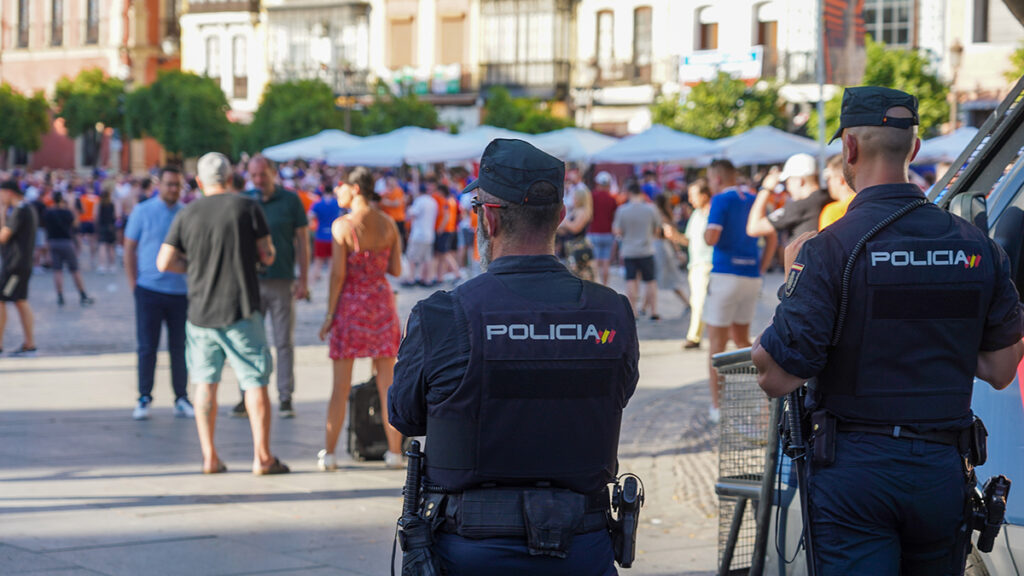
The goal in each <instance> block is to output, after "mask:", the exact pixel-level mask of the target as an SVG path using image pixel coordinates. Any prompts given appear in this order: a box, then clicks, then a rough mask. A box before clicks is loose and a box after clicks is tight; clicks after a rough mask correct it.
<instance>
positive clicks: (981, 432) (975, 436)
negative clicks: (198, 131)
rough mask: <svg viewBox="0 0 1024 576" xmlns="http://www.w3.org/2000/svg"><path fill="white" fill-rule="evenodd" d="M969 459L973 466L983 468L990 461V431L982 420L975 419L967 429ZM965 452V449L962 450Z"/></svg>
mask: <svg viewBox="0 0 1024 576" xmlns="http://www.w3.org/2000/svg"><path fill="white" fill-rule="evenodd" d="M966 438H967V443H968V444H967V450H966V454H967V459H968V462H970V464H971V466H981V465H982V464H984V463H985V462H986V461H987V460H988V429H986V428H985V423H984V422H982V421H981V418H978V417H977V416H975V417H974V422H971V426H970V427H969V428H968V429H967V435H966ZM961 452H963V449H961Z"/></svg>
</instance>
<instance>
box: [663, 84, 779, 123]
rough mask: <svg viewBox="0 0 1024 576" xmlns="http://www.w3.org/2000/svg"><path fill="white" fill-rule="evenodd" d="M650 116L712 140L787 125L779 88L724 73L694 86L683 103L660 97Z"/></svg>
mask: <svg viewBox="0 0 1024 576" xmlns="http://www.w3.org/2000/svg"><path fill="white" fill-rule="evenodd" d="M651 119H652V120H653V121H654V122H655V123H656V124H664V125H666V126H669V127H671V128H675V129H676V130H680V131H682V132H688V133H690V134H696V135H697V136H701V137H703V138H711V139H718V138H725V137H728V136H734V135H736V134H742V133H743V132H746V131H747V130H750V129H751V128H754V127H755V126H774V127H776V128H785V127H786V118H785V115H784V114H783V109H782V106H781V103H780V100H779V91H778V89H777V88H776V87H775V86H774V85H773V84H761V85H756V86H753V87H752V86H747V84H746V83H745V82H743V81H742V80H739V79H737V78H733V77H732V76H730V75H729V74H727V73H725V72H719V73H718V76H717V77H715V78H714V79H713V80H710V81H704V82H701V83H699V84H697V85H696V86H694V87H693V88H692V89H691V90H690V93H689V95H688V96H687V97H686V100H685V101H683V102H680V101H678V100H677V99H676V98H673V97H660V98H659V99H658V100H657V101H656V102H655V103H654V104H653V105H652V106H651Z"/></svg>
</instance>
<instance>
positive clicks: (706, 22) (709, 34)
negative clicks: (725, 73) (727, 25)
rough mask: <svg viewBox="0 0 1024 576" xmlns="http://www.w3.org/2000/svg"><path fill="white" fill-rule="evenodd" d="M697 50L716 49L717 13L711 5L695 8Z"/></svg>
mask: <svg viewBox="0 0 1024 576" xmlns="http://www.w3.org/2000/svg"><path fill="white" fill-rule="evenodd" d="M695 48H696V49H697V50H718V13H717V11H716V10H715V9H714V7H713V6H705V7H703V8H700V9H698V10H697V34H696V46H695Z"/></svg>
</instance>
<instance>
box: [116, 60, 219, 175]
mask: <svg viewBox="0 0 1024 576" xmlns="http://www.w3.org/2000/svg"><path fill="white" fill-rule="evenodd" d="M227 111H228V101H227V98H225V97H224V92H222V91H221V89H220V86H218V85H217V83H216V82H215V81H213V80H211V79H209V78H206V77H203V76H197V75H195V74H192V73H189V72H181V71H179V70H169V71H166V72H161V73H160V75H159V76H158V77H157V80H156V82H153V83H152V84H150V85H149V86H145V87H143V88H139V89H138V90H135V91H134V92H132V93H131V94H130V95H129V96H128V99H127V106H126V120H127V127H128V131H129V132H130V133H131V134H132V135H133V136H140V135H148V136H152V137H153V138H154V139H156V141H157V142H159V143H160V145H161V146H163V147H164V149H165V150H166V151H167V152H168V153H170V154H173V155H176V156H181V157H186V158H190V157H195V156H201V155H203V154H205V153H207V152H222V153H225V154H227V153H230V152H231V127H230V122H229V121H228V118H227Z"/></svg>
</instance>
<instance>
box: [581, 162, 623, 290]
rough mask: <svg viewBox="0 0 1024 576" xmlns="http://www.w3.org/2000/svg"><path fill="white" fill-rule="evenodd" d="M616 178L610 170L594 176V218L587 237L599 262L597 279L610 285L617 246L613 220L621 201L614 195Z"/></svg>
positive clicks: (596, 260) (592, 198)
mask: <svg viewBox="0 0 1024 576" xmlns="http://www.w3.org/2000/svg"><path fill="white" fill-rule="evenodd" d="M614 184H615V179H614V178H613V177H612V175H611V174H609V173H608V172H604V171H601V172H598V173H597V176H595V177H594V191H593V193H592V194H591V201H592V204H593V213H594V215H593V218H592V219H591V221H590V228H589V230H588V231H587V239H588V240H590V244H591V245H592V246H593V247H594V262H595V263H596V264H597V279H598V281H600V282H601V284H604V285H605V286H607V285H608V277H609V276H610V275H611V263H612V249H613V248H614V247H615V235H614V234H612V222H613V221H614V220H615V211H616V210H617V209H618V207H619V203H618V202H617V201H616V200H615V197H614V196H612V186H613V185H614Z"/></svg>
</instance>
